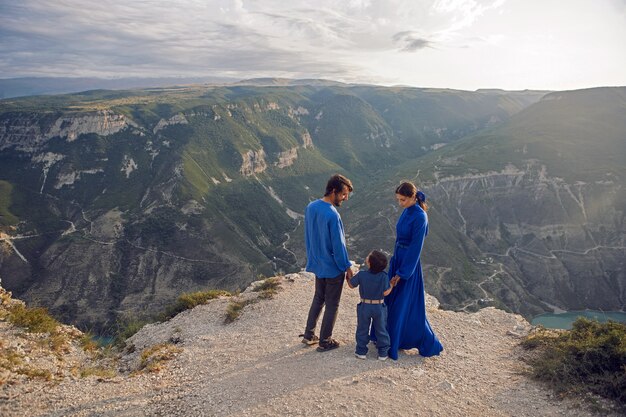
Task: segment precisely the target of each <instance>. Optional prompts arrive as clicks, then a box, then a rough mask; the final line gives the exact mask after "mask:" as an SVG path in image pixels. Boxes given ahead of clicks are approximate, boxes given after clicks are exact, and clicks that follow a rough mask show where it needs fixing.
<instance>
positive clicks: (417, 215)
mask: <svg viewBox="0 0 626 417" xmlns="http://www.w3.org/2000/svg"><path fill="white" fill-rule="evenodd" d="M427 234H428V216H427V215H426V212H425V211H424V210H422V208H421V207H420V206H419V205H418V204H415V205H413V206H411V207H408V208H406V209H404V211H403V212H402V214H401V215H400V218H399V219H398V223H397V224H396V244H395V247H394V253H393V257H392V258H391V261H390V262H389V279H391V278H393V277H394V276H395V275H399V276H400V278H401V279H400V281H398V283H397V284H396V286H395V288H394V289H393V290H392V291H391V294H389V295H388V296H387V297H385V304H387V312H388V316H387V328H388V330H389V336H390V338H391V348H390V349H389V356H390V357H391V359H398V349H412V348H417V349H418V350H419V353H420V355H422V356H434V355H438V354H439V353H440V352H441V351H442V350H443V346H442V345H441V342H439V339H437V336H435V333H434V332H433V329H432V328H431V327H430V323H429V322H428V319H427V318H426V304H425V301H424V298H425V296H424V280H423V277H422V264H421V262H420V254H421V252H422V247H423V246H424V238H425V237H426V235H427Z"/></svg>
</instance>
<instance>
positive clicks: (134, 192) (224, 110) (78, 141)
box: [0, 85, 544, 331]
mask: <svg viewBox="0 0 626 417" xmlns="http://www.w3.org/2000/svg"><path fill="white" fill-rule="evenodd" d="M543 94H544V93H543V92H532V91H529V92H523V93H522V92H518V93H507V92H499V93H493V92H462V91H452V90H421V89H411V88H394V89H385V88H378V87H368V86H329V85H319V86H318V85H299V86H294V87H278V88H269V87H267V88H266V87H255V86H234V87H228V88H227V87H206V86H205V87H184V88H180V89H175V90H169V89H165V90H163V91H159V90H150V91H145V92H142V91H133V92H106V91H99V92H90V93H89V94H83V95H76V96H68V97H63V99H60V98H50V100H49V101H46V99H38V100H35V99H20V100H10V101H2V102H0V106H2V107H1V109H0V110H1V111H0V126H1V127H0V129H1V130H0V132H1V134H0V228H1V229H2V231H3V232H4V233H5V235H6V236H5V237H4V238H3V239H2V242H0V243H1V244H2V248H3V249H2V251H1V252H0V274H2V275H3V276H5V277H7V278H6V280H5V284H6V285H7V287H8V288H10V289H11V290H12V291H14V292H15V293H16V294H18V295H19V296H21V297H23V298H25V299H27V300H28V301H35V300H37V302H40V303H42V304H43V305H45V306H47V307H48V308H50V310H51V311H52V312H53V313H54V314H55V315H57V316H58V317H60V318H62V319H63V320H65V321H67V322H72V323H75V324H78V325H80V326H81V327H84V328H90V329H95V330H97V331H106V329H107V326H111V325H112V324H113V323H115V322H116V321H117V320H119V319H121V318H123V317H125V316H127V315H152V314H156V313H157V312H159V311H162V310H163V309H164V308H165V307H166V306H167V305H168V304H170V303H172V302H173V301H174V299H175V296H176V294H179V293H181V292H185V291H193V290H198V289H204V288H207V287H208V288H224V289H228V290H233V291H234V290H237V289H242V288H244V287H245V286H246V285H247V284H248V283H249V282H251V281H253V280H255V279H256V278H257V276H258V275H259V274H263V275H266V276H267V275H272V274H276V273H281V272H291V271H296V270H299V269H300V268H301V267H302V266H303V264H304V260H305V259H304V251H303V244H302V241H303V239H302V233H303V232H302V228H301V219H302V212H303V209H304V207H305V206H306V204H307V203H308V202H309V201H310V200H311V199H314V198H318V197H319V196H320V195H321V194H323V191H324V190H323V187H324V183H325V181H326V180H327V178H328V176H329V175H330V174H332V173H334V172H343V173H345V174H347V175H348V176H350V177H351V178H352V179H353V180H354V182H355V184H357V191H356V193H357V194H358V193H365V192H366V190H367V189H368V188H370V187H371V184H372V181H373V180H376V181H378V180H380V181H392V182H394V183H395V182H396V181H397V180H398V178H399V177H397V174H396V172H394V170H393V169H392V167H397V166H403V165H404V164H407V165H414V164H415V163H416V161H417V159H416V158H421V157H423V156H426V155H429V154H431V153H433V152H438V151H440V150H442V149H446V148H448V147H450V145H451V144H453V143H455V142H457V141H459V140H461V138H463V137H464V136H465V135H468V134H470V133H475V132H478V131H479V130H480V129H483V128H485V127H491V126H495V125H497V124H498V123H504V122H505V121H506V120H508V119H509V118H510V117H511V115H513V114H514V113H517V112H519V111H521V110H522V109H524V108H525V107H527V106H528V105H529V104H531V103H533V102H535V101H537V100H538V99H539V98H540V97H541V96H542V95H543ZM420 164H421V162H420ZM412 175H414V174H412ZM368 204H370V202H368V203H367V204H364V205H363V210H364V212H363V214H362V217H361V218H362V219H364V220H367V219H368V218H370V217H371V213H372V212H377V211H378V210H379V208H378V207H376V206H373V205H371V206H370V205H368ZM348 207H349V206H348ZM348 213H349V211H348ZM388 214H389V213H388ZM389 219H391V217H389ZM390 221H393V220H390ZM450 222H452V223H453V224H456V220H455V219H452V218H450ZM351 223H353V222H347V223H346V224H347V225H348V226H347V227H348V228H351V227H352V226H351V225H350V224H351ZM449 227H450V228H452V226H449ZM455 233H462V232H458V231H457V232H455ZM468 233H469V231H468ZM368 235H369V234H368V233H367V230H366V231H365V232H364V233H363V234H360V233H359V234H357V233H356V232H355V233H354V234H353V235H352V236H349V239H351V240H349V242H351V243H350V245H351V246H350V250H351V253H353V254H354V257H355V258H360V257H361V256H364V254H365V253H361V252H364V251H366V250H369V249H371V247H369V245H368V247H365V246H364V247H363V248H361V247H360V246H359V247H357V246H352V242H355V240H356V239H358V238H359V237H360V236H368ZM384 239H391V240H392V239H393V230H391V231H390V230H386V231H384V235H383V238H382V239H381V241H382V240H384ZM459 239H462V237H459ZM465 239H466V240H467V237H466V238H465ZM377 245H379V243H377ZM386 248H387V249H389V248H390V246H387V247H386ZM452 251H457V253H456V255H458V256H456V257H454V260H455V261H458V265H462V264H463V262H465V260H466V259H467V257H468V256H469V254H468V253H463V254H462V255H460V254H458V250H457V249H455V248H454V246H453V247H451V246H445V247H444V246H440V253H441V254H442V257H444V256H446V255H444V254H450V253H452ZM476 251H477V252H479V251H480V250H479V249H476ZM463 257H465V258H463ZM448 258H449V259H452V257H450V256H448ZM464 259H465V260H464ZM433 261H434V262H431V263H430V266H432V267H433V268H434V269H433V270H437V271H441V273H442V274H444V275H445V277H446V279H448V280H450V281H452V285H449V284H450V282H449V281H445V280H444V281H442V282H445V285H442V288H444V291H442V292H437V295H438V296H439V297H441V299H442V300H443V302H444V304H445V305H446V307H455V306H462V305H463V303H470V302H471V301H472V300H473V299H474V298H476V297H475V296H476V295H477V293H479V292H481V291H480V290H479V289H478V288H473V287H472V286H471V285H470V284H467V282H468V281H467V280H465V277H463V276H462V274H457V273H456V272H455V271H453V272H452V273H445V272H444V271H447V269H446V268H449V267H450V266H449V265H446V264H443V263H441V262H439V261H438V260H433ZM487 272H488V271H487V270H486V269H485V271H482V270H481V271H478V272H476V273H475V274H474V276H473V278H475V279H477V280H478V281H477V282H480V279H483V278H484V277H482V276H479V273H480V274H482V273H487ZM492 273H493V272H489V273H488V274H487V275H486V276H487V277H488V276H489V275H491V274H492ZM519 285H521V284H519ZM528 294H529V293H528ZM503 299H504V298H503ZM515 303H517V304H512V307H511V308H512V309H513V310H515V311H523V310H521V309H520V307H519V306H520V305H522V304H524V303H526V300H525V299H524V298H521V299H519V300H516V301H515Z"/></svg>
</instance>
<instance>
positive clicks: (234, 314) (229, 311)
mask: <svg viewBox="0 0 626 417" xmlns="http://www.w3.org/2000/svg"><path fill="white" fill-rule="evenodd" d="M255 301H256V300H253V299H250V300H239V301H231V303H230V304H229V305H228V307H227V308H226V319H225V320H224V322H225V323H232V322H234V321H235V320H237V319H238V318H239V316H241V312H242V311H243V308H244V307H245V306H247V305H248V304H252V303H253V302H255Z"/></svg>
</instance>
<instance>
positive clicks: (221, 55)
mask: <svg viewBox="0 0 626 417" xmlns="http://www.w3.org/2000/svg"><path fill="white" fill-rule="evenodd" d="M507 1H508V0H377V1H372V0H347V1H344V2H337V1H336V0H317V1H316V2H315V4H314V5H312V3H311V2H310V1H305V0H291V1H289V2H286V1H284V0H254V1H249V0H178V1H177V2H172V1H166V0H132V1H129V0H107V1H102V0H59V1H56V2H52V1H41V0H20V1H19V2H10V1H0V76H1V77H3V78H9V77H23V76H49V75H55V76H90V77H93V76H98V77H124V76H139V77H146V76H152V77H171V76H185V77H198V76H216V77H219V76H227V77H234V78H253V77H273V76H279V77H291V78H333V79H336V80H338V81H346V82H386V80H394V82H403V83H407V84H408V83H409V81H407V80H401V79H400V77H401V75H402V76H405V74H407V75H406V76H410V77H417V75H415V72H414V71H409V70H407V68H413V67H414V66H415V65H416V63H419V65H421V68H423V71H421V72H420V74H419V77H422V79H423V77H424V76H425V74H426V73H427V71H428V70H430V71H431V72H432V74H433V76H432V79H433V80H438V79H439V77H442V76H444V75H446V76H448V75H450V76H454V75H455V74H452V72H451V71H448V69H449V68H453V66H451V65H450V62H456V60H458V59H459V56H460V55H459V54H466V55H464V57H465V61H464V62H466V63H468V64H469V62H471V61H472V60H473V59H475V57H476V61H477V63H476V64H475V67H476V73H478V74H480V75H481V76H482V75H483V74H484V73H485V71H484V62H485V57H489V58H490V59H494V60H495V59H496V55H495V53H499V54H504V55H503V56H504V57H505V58H506V62H511V63H512V64H511V65H513V64H515V65H517V66H519V62H520V61H515V60H511V59H509V58H510V57H509V56H508V55H507V52H506V51H512V50H515V51H518V50H519V43H520V41H519V39H525V37H526V36H527V35H528V34H530V33H540V34H543V35H548V34H550V33H551V31H553V28H551V27H549V26H548V25H544V26H543V27H537V26H536V25H535V24H534V20H533V19H535V18H536V16H545V14H546V8H547V6H543V4H540V2H539V0H535V1H532V0H531V1H530V2H529V3H528V4H524V5H521V4H520V3H519V2H517V3H516V2H509V3H507ZM625 1H626V0H598V2H599V3H603V4H604V5H605V6H606V5H607V4H610V5H611V7H610V8H607V7H601V6H599V5H598V6H596V5H595V3H594V5H592V6H589V3H588V2H586V1H585V0H573V3H572V4H571V6H568V10H569V9H572V10H573V11H574V12H576V11H580V10H585V8H584V7H583V6H584V5H585V4H587V6H585V7H587V8H593V10H594V11H596V10H597V11H600V12H599V13H597V15H594V14H592V13H582V12H580V13H579V14H580V16H582V17H584V18H585V19H587V20H586V21H587V23H594V24H596V25H597V27H603V26H602V25H603V24H604V23H597V22H604V21H606V20H607V17H610V16H614V15H615V10H622V11H623V10H624V4H625ZM522 6H523V7H522ZM553 8H558V7H557V6H553ZM606 9H610V11H611V13H612V15H610V16H607V13H608V12H606V11H605V10H606ZM494 11H500V12H502V13H503V15H502V16H501V15H500V14H498V13H494ZM505 12H506V13H505ZM542 13H543V14H542ZM618 16H624V14H623V13H622V14H621V15H619V14H618ZM507 19H508V20H507ZM592 19H595V20H592ZM611 19H613V20H611V22H614V23H612V26H611V27H610V28H608V29H607V31H613V32H615V33H617V34H621V33H623V30H622V29H620V28H619V27H617V26H618V23H615V22H616V21H615V19H614V18H613V17H611ZM621 19H622V20H621V21H619V23H623V18H621ZM588 26H589V25H588ZM511 27H515V28H516V29H515V31H513V30H512V29H511ZM590 27H591V26H590ZM616 38H617V36H616ZM516 42H517V43H516ZM527 43H528V50H536V49H537V45H536V44H537V43H538V42H536V41H534V40H529V41H527ZM605 43H607V42H605ZM563 45H565V44H562V45H561V47H560V49H559V50H558V51H555V53H554V55H555V56H556V55H558V54H559V53H561V52H562V51H577V45H576V43H575V42H574V41H573V43H570V44H568V45H570V46H571V47H566V46H563ZM543 46H545V47H548V46H549V45H545V42H544V43H543V44H542V45H539V47H543ZM607 48H612V49H611V51H615V53H614V54H613V55H614V56H620V57H621V56H623V52H620V51H622V50H623V45H621V44H618V42H617V41H615V42H614V44H611V45H610V46H607ZM620 48H621V49H620ZM426 50H428V52H429V53H428V54H423V53H420V52H425V51H426ZM572 53H574V52H572ZM426 57H428V59H426ZM479 57H480V58H481V59H478V58H479ZM524 62H526V61H524ZM500 67H501V66H500V65H495V64H494V65H492V68H500ZM621 67H623V65H622V66H621ZM442 69H443V70H442ZM502 70H503V71H504V68H502ZM465 72H467V73H469V71H465ZM413 82H415V81H413ZM417 82H419V81H417ZM489 82H491V79H488V80H487V83H489ZM431 83H437V84H439V85H442V84H443V83H440V82H436V81H432V82H431ZM457 86H458V84H457Z"/></svg>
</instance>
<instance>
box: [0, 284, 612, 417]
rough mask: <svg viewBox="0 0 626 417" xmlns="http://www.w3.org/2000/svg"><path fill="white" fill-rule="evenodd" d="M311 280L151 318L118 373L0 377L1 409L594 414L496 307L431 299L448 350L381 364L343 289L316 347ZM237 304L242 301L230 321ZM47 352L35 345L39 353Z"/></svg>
mask: <svg viewBox="0 0 626 417" xmlns="http://www.w3.org/2000/svg"><path fill="white" fill-rule="evenodd" d="M314 279H315V278H314V277H312V276H311V275H310V274H306V273H304V274H291V275H287V276H284V277H279V278H277V280H276V283H277V284H278V292H277V294H275V295H273V296H269V297H268V296H264V297H263V298H260V297H259V294H261V293H260V292H258V291H255V288H257V286H258V285H260V284H262V283H261V282H259V283H255V284H254V285H252V286H251V287H249V288H248V289H246V290H245V291H244V292H243V293H241V294H240V295H238V296H236V297H226V296H224V297H221V298H218V299H214V300H211V301H209V302H208V303H207V304H205V305H200V306H198V307H196V308H194V309H193V310H189V311H185V312H183V313H181V314H179V315H177V316H176V317H174V318H173V319H171V320H169V321H167V322H164V323H159V324H152V325H148V326H145V327H144V328H143V329H142V330H141V331H140V332H139V333H137V334H136V335H134V336H133V337H131V338H130V339H128V340H127V341H126V350H125V351H124V353H123V354H122V355H121V356H120V358H119V361H118V362H117V363H118V364H119V367H118V369H117V374H116V375H93V374H88V373H85V374H83V376H79V375H76V376H74V377H72V376H69V375H71V373H69V372H68V376H63V374H60V375H59V376H55V378H54V380H53V381H52V382H46V381H43V380H42V379H41V378H33V379H27V378H22V379H12V380H11V381H12V383H11V384H4V385H0V395H1V397H0V398H3V399H8V401H0V413H1V414H2V415H3V416H7V417H12V416H22V415H31V416H40V415H50V414H53V415H65V416H78V415H86V414H89V415H108V414H115V415H135V416H154V415H169V416H203V415H232V416H249V415H263V416H285V415H301V416H313V415H320V414H324V415H336V416H360V415H363V414H368V413H369V414H374V415H380V416H392V415H393V416H413V415H415V414H416V413H419V414H426V415H458V416H467V415H481V416H536V415H546V416H557V415H577V416H593V415H594V414H593V413H592V412H591V411H590V410H589V407H588V406H586V405H585V404H584V403H581V402H579V401H575V400H568V399H565V400H562V399H557V398H556V396H554V395H553V394H552V393H550V392H549V391H547V390H546V387H545V386H542V385H539V384H538V383H537V382H534V381H532V380H530V379H529V378H528V376H527V375H528V374H527V373H526V372H525V371H526V370H527V365H526V364H525V363H524V362H523V361H522V360H521V359H520V357H521V355H522V351H521V350H520V348H519V346H518V344H519V341H520V337H521V336H523V335H525V334H526V333H527V332H528V331H529V329H530V326H529V325H528V323H527V322H526V321H525V320H524V319H523V318H522V317H520V316H518V315H513V314H508V313H505V312H503V311H502V310H497V309H494V308H486V309H482V310H480V311H478V312H475V313H471V314H470V313H454V312H450V311H443V310H440V309H438V308H437V301H436V299H434V298H432V297H428V308H427V312H428V315H429V318H430V322H431V324H432V327H433V329H434V331H435V332H436V333H437V334H438V336H439V338H440V339H441V341H442V343H443V345H444V351H443V352H442V354H441V355H440V356H437V357H432V358H422V357H421V356H419V354H418V352H417V351H416V350H407V351H403V352H402V353H401V355H400V357H399V359H398V360H397V361H392V360H387V361H385V362H381V361H379V360H377V359H376V355H375V348H374V347H373V345H370V348H371V349H370V353H368V355H367V359H366V360H360V359H356V358H355V357H354V330H355V324H356V323H355V319H356V314H355V310H354V309H355V306H356V303H357V302H358V291H357V290H349V289H348V288H346V289H344V295H343V297H342V302H341V305H340V310H339V317H338V320H337V323H336V325H335V333H334V336H335V337H336V338H337V339H339V341H340V342H341V346H340V347H339V348H338V349H336V350H333V351H330V352H324V353H319V352H316V351H315V348H314V347H308V346H305V345H303V344H302V343H300V338H299V337H298V336H297V334H298V333H299V332H300V331H301V330H302V326H303V325H304V322H305V320H306V314H307V310H308V303H309V301H310V299H311V297H312V296H313V291H314V285H313V280H314ZM235 304H237V305H245V306H244V307H243V308H242V309H241V310H240V313H241V314H240V316H239V317H238V318H236V319H235V320H234V321H231V322H228V323H227V322H225V316H226V315H227V314H229V313H228V312H229V311H232V310H233V308H232V306H233V305H235ZM0 307H1V305H0ZM7 331H13V332H14V331H15V330H8V329H7V325H6V323H4V322H0V332H3V333H2V334H6V332H7ZM1 340H5V339H4V338H3V339H1ZM39 354H40V353H39V352H37V351H32V352H30V355H31V357H33V359H34V358H35V357H36V356H37V355H39ZM68 365H69V364H68ZM605 410H607V409H605ZM608 410H610V409H608ZM609 415H611V414H610V411H609Z"/></svg>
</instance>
